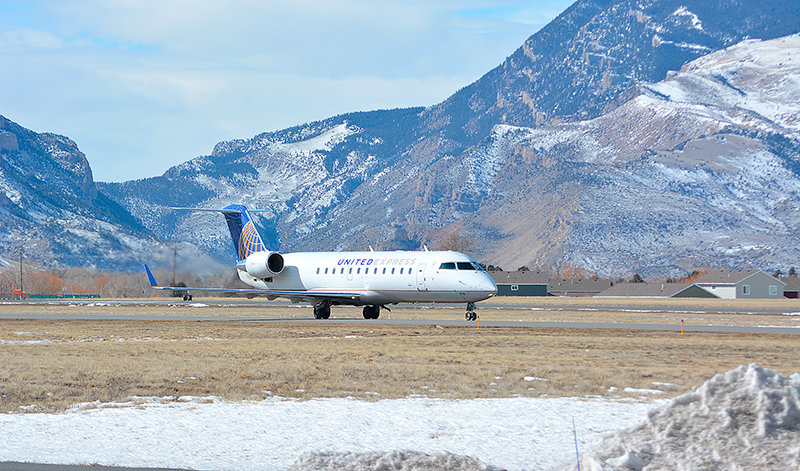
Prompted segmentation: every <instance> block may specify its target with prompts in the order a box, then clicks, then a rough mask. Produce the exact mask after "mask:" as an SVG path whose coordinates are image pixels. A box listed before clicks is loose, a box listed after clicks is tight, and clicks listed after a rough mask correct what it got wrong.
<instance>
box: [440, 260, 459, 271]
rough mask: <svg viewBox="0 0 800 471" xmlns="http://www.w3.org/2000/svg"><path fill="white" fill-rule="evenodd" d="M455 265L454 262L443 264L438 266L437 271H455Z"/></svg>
mask: <svg viewBox="0 0 800 471" xmlns="http://www.w3.org/2000/svg"><path fill="white" fill-rule="evenodd" d="M455 269H456V263H455V262H444V263H443V264H441V265H439V270H455Z"/></svg>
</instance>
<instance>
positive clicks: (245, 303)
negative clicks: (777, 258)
mask: <svg viewBox="0 0 800 471" xmlns="http://www.w3.org/2000/svg"><path fill="white" fill-rule="evenodd" d="M0 304H2V305H5V307H6V308H5V309H4V310H5V311H6V312H2V313H0V319H40V320H94V321H185V322H253V323H258V322H269V323H282V322H283V323H286V322H289V323H301V324H306V323H314V324H346V325H373V324H380V325H398V326H401V325H402V326H408V325H419V326H433V325H440V326H453V327H475V328H477V327H478V326H480V327H484V328H509V327H514V328H520V327H521V328H536V329H547V328H552V329H612V330H628V331H662V332H681V331H683V332H723V333H746V334H793V335H800V325H798V326H796V327H794V326H741V325H696V324H692V323H691V322H686V323H684V324H683V325H681V323H680V322H679V321H678V322H675V323H670V324H666V323H636V322H571V321H535V320H481V319H480V318H479V319H478V322H467V321H465V320H463V319H461V314H460V311H459V310H460V309H461V308H460V307H458V308H455V307H451V308H450V309H447V310H448V311H449V310H452V311H453V316H452V317H450V316H449V315H448V316H447V317H446V318H438V319H403V318H400V319H398V318H394V319H392V318H391V314H388V315H387V314H386V313H382V314H381V318H380V319H377V320H367V319H361V318H354V317H343V316H341V315H340V316H337V310H336V309H334V311H333V314H332V316H331V318H330V319H327V320H318V319H314V318H312V317H310V313H309V317H287V316H285V315H284V316H281V315H278V316H267V315H265V316H260V315H256V316H254V315H249V316H237V315H213V316H211V315H196V314H169V315H164V314H116V313H113V312H102V313H98V314H86V313H19V314H17V313H14V312H8V311H9V310H13V307H12V306H13V305H19V306H24V305H32V304H36V305H50V306H62V305H63V306H70V305H72V306H75V305H82V306H97V307H108V308H109V311H111V310H113V309H114V308H116V307H123V306H124V307H129V308H130V307H137V306H142V307H146V306H163V307H173V306H174V307H175V308H187V307H188V308H191V307H193V306H194V307H197V306H203V307H226V308H234V307H250V308H253V307H264V308H270V310H276V308H280V307H287V308H291V309H298V308H300V309H303V308H304V306H299V307H298V306H297V305H292V304H290V303H288V302H282V301H270V302H269V303H266V302H265V301H258V300H248V299H225V300H219V299H214V300H202V301H194V302H181V301H176V300H174V299H167V298H165V299H163V300H161V299H159V300H113V301H97V300H58V301H53V300H46V301H19V302H9V301H5V302H2V303H0ZM290 306H291V307H290ZM437 307H442V306H437ZM9 308H10V309H9ZM392 308H393V309H398V310H399V309H401V308H409V309H413V308H414V306H413V305H400V306H399V307H395V306H393V307H392ZM520 310H522V311H533V312H535V311H579V312H580V311H603V312H610V313H614V312H620V313H631V312H634V313H636V312H643V313H664V312H666V313H672V314H680V313H687V314H688V313H691V314H702V313H713V314H737V315H746V314H767V315H771V314H776V315H779V314H785V313H786V312H785V311H786V310H780V309H767V308H764V309H750V308H725V307H712V308H684V307H670V306H664V307H660V306H659V307H639V306H636V307H631V306H623V305H619V306H587V305H585V304H584V305H579V304H575V305H557V306H553V305H550V304H533V303H532V304H524V305H519V304H505V303H492V304H481V305H479V313H480V312H489V311H515V312H516V311H520ZM457 313H458V314H457Z"/></svg>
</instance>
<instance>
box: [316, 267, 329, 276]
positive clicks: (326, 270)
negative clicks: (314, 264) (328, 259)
mask: <svg viewBox="0 0 800 471" xmlns="http://www.w3.org/2000/svg"><path fill="white" fill-rule="evenodd" d="M317 273H319V269H318V270H317ZM325 274H326V275H327V274H328V269H327V268H326V269H325Z"/></svg>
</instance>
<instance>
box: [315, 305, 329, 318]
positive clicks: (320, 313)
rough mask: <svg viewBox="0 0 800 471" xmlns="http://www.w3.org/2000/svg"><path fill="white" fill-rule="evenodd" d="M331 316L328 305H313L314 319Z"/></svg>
mask: <svg viewBox="0 0 800 471" xmlns="http://www.w3.org/2000/svg"><path fill="white" fill-rule="evenodd" d="M329 317H331V307H330V306H314V319H327V318H329Z"/></svg>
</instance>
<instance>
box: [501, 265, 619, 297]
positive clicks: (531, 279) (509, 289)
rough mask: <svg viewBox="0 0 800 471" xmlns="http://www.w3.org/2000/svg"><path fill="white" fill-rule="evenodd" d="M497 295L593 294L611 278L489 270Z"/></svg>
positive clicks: (603, 287)
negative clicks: (552, 276) (556, 275)
mask: <svg viewBox="0 0 800 471" xmlns="http://www.w3.org/2000/svg"><path fill="white" fill-rule="evenodd" d="M489 275H491V276H492V279H493V280H494V282H495V284H496V285H497V295H498V296H594V295H596V294H599V293H600V292H601V291H603V290H605V289H608V287H609V286H611V280H607V279H599V280H593V279H587V280H572V279H568V280H567V279H561V278H550V277H549V275H548V274H547V273H543V272H538V271H492V272H489Z"/></svg>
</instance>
